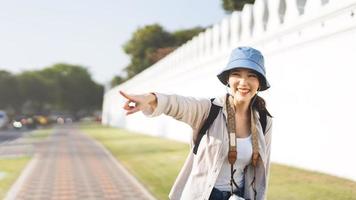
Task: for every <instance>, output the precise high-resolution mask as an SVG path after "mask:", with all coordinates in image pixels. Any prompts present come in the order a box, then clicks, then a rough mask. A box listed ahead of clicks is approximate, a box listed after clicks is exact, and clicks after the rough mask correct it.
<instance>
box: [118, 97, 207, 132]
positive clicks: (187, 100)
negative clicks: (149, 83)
mask: <svg viewBox="0 0 356 200" xmlns="http://www.w3.org/2000/svg"><path fill="white" fill-rule="evenodd" d="M120 94H121V95H123V96H124V97H125V98H126V99H127V102H126V103H125V105H124V109H125V110H127V113H126V114H127V115H129V114H133V113H135V112H137V111H143V113H144V114H145V115H147V116H149V117H155V116H158V115H160V114H165V115H168V116H171V117H173V118H175V119H176V120H179V121H182V122H185V123H187V124H188V125H190V126H191V127H192V128H193V131H194V132H195V131H197V130H198V129H199V128H200V125H201V123H202V122H203V121H204V120H205V119H206V117H207V115H208V114H209V109H210V106H211V102H210V100H209V99H196V98H193V97H184V96H179V95H165V94H160V93H156V94H153V93H148V94H144V95H128V94H126V93H124V92H122V91H120ZM131 104H135V105H132V106H131Z"/></svg>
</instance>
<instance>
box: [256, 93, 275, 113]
mask: <svg viewBox="0 0 356 200" xmlns="http://www.w3.org/2000/svg"><path fill="white" fill-rule="evenodd" d="M255 98H256V99H255V100H254V101H253V105H252V108H254V109H256V110H258V111H261V112H266V114H267V115H268V116H270V117H272V115H271V114H270V113H269V112H268V110H267V108H266V101H265V100H264V99H263V98H262V97H260V96H258V95H257V94H256V97H255Z"/></svg>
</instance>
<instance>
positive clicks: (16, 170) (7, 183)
mask: <svg viewBox="0 0 356 200" xmlns="http://www.w3.org/2000/svg"><path fill="white" fill-rule="evenodd" d="M29 160H30V158H29V157H19V158H18V157H17V158H0V199H4V198H5V195H6V192H7V191H8V190H9V189H10V187H11V185H12V184H13V183H14V182H15V181H16V179H17V177H18V176H19V175H20V173H21V171H22V170H23V168H24V167H25V166H26V164H27V163H28V161H29Z"/></svg>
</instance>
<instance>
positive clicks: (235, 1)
mask: <svg viewBox="0 0 356 200" xmlns="http://www.w3.org/2000/svg"><path fill="white" fill-rule="evenodd" d="M254 3H255V0H223V1H222V7H223V9H224V10H225V12H227V13H231V12H232V11H235V10H237V11H241V10H242V8H243V7H244V5H245V4H254Z"/></svg>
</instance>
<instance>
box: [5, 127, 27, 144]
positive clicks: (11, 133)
mask: <svg viewBox="0 0 356 200" xmlns="http://www.w3.org/2000/svg"><path fill="white" fill-rule="evenodd" d="M27 131H28V130H26V129H23V130H15V129H8V130H0V145H1V143H4V142H10V141H13V140H15V139H17V138H19V137H22V136H23V135H24V133H26V132H27Z"/></svg>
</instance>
